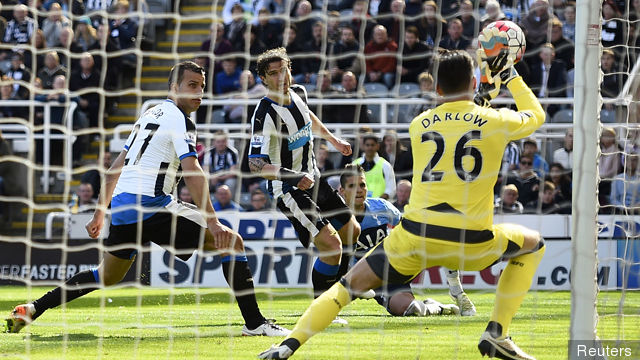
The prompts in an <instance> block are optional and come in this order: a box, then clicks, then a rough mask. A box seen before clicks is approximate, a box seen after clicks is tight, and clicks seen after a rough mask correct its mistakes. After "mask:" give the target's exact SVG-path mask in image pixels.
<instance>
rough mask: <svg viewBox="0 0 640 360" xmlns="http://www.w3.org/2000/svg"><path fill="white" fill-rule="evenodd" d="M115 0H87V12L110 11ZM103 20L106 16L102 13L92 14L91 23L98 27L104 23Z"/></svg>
mask: <svg viewBox="0 0 640 360" xmlns="http://www.w3.org/2000/svg"><path fill="white" fill-rule="evenodd" d="M113 2H114V1H113V0H85V4H84V5H85V13H86V14H91V13H93V12H97V11H108V10H109V8H110V7H111V5H112V4H113ZM103 21H104V18H103V17H102V15H99V14H93V15H92V16H91V24H92V25H93V27H95V28H96V29H97V28H98V26H99V25H101V24H102V23H103Z"/></svg>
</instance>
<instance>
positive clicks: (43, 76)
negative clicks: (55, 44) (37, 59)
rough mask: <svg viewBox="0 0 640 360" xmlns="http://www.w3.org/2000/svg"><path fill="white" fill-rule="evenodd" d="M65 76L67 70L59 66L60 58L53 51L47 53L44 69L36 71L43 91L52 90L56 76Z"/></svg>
mask: <svg viewBox="0 0 640 360" xmlns="http://www.w3.org/2000/svg"><path fill="white" fill-rule="evenodd" d="M59 75H62V76H66V75H67V69H66V68H65V67H64V66H62V65H60V58H59V57H58V53H57V52H55V51H49V52H47V53H46V55H45V57H44V67H43V68H42V69H40V71H38V77H39V78H40V80H42V87H43V88H44V89H53V80H54V79H55V77H56V76H59Z"/></svg>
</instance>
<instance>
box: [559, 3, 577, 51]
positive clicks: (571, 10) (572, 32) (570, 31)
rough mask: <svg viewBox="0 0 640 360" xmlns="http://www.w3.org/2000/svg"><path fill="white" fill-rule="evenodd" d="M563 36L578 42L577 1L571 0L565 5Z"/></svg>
mask: <svg viewBox="0 0 640 360" xmlns="http://www.w3.org/2000/svg"><path fill="white" fill-rule="evenodd" d="M562 36H564V37H565V38H567V39H569V40H571V42H572V43H575V42H576V3H575V1H569V2H567V4H566V5H565V7H564V20H563V21H562Z"/></svg>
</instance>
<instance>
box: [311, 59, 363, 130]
mask: <svg viewBox="0 0 640 360" xmlns="http://www.w3.org/2000/svg"><path fill="white" fill-rule="evenodd" d="M340 84H341V85H342V91H339V92H337V93H335V95H334V97H337V98H346V99H349V98H363V95H364V94H363V92H361V91H359V89H358V79H357V78H356V75H355V74H354V73H352V72H351V71H346V72H344V73H343V74H342V81H341V82H340ZM324 110H325V107H323V111H324ZM322 121H323V122H324V123H342V124H358V123H360V124H361V123H367V122H369V118H368V110H367V105H366V104H353V105H331V106H328V112H327V114H325V115H323V117H322Z"/></svg>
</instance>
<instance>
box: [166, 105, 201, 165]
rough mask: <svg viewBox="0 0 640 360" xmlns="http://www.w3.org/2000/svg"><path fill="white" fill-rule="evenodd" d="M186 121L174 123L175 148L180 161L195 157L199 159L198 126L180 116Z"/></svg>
mask: <svg viewBox="0 0 640 360" xmlns="http://www.w3.org/2000/svg"><path fill="white" fill-rule="evenodd" d="M180 116H182V118H183V119H184V121H174V122H173V124H175V126H174V127H173V128H172V129H171V138H172V142H173V148H174V150H175V151H176V154H177V155H178V157H179V158H180V160H182V159H184V158H186V157H189V156H194V157H198V152H197V151H196V125H195V124H194V123H193V121H191V120H190V119H189V118H187V117H185V116H184V115H182V114H180Z"/></svg>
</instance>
